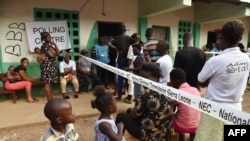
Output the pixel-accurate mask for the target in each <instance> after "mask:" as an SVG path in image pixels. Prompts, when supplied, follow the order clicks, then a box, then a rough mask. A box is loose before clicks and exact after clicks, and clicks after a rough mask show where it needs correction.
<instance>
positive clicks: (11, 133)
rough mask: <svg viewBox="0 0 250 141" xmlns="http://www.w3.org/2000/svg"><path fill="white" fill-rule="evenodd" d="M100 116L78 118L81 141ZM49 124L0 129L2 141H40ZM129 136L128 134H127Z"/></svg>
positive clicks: (248, 97)
mask: <svg viewBox="0 0 250 141" xmlns="http://www.w3.org/2000/svg"><path fill="white" fill-rule="evenodd" d="M243 111H245V112H248V113H250V85H248V87H247V89H246V91H245V95H244V100H243ZM97 116H98V115H95V116H90V117H84V116H79V117H77V118H76V123H75V127H76V130H77V132H78V133H79V134H80V135H81V136H80V140H81V141H92V140H93V136H94V132H93V125H94V123H95V120H96V118H97ZM48 125H49V123H48V122H43V123H34V124H32V125H23V126H17V127H9V128H4V130H3V129H0V141H7V140H8V141H34V140H39V139H40V137H41V135H42V134H43V132H44V130H45V129H46V128H47V127H48ZM125 136H127V133H126V134H125Z"/></svg>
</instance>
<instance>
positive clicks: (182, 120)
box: [170, 68, 200, 141]
mask: <svg viewBox="0 0 250 141" xmlns="http://www.w3.org/2000/svg"><path fill="white" fill-rule="evenodd" d="M170 84H171V86H172V87H174V88H176V89H179V90H181V91H184V92H187V93H189V94H191V95H195V96H198V97H200V92H199V90H198V89H197V88H195V87H192V86H190V85H189V84H188V83H187V82H186V73H185V71H184V70H183V69H181V68H175V69H173V70H172V71H171V72H170ZM175 105H176V106H177V113H176V115H175V117H174V119H173V124H172V125H173V127H174V130H175V132H177V133H178V134H179V141H194V138H195V134H196V131H197V129H198V126H199V122H200V111H199V110H196V109H194V108H192V107H189V106H187V105H186V104H183V103H181V102H179V101H177V100H176V101H175Z"/></svg>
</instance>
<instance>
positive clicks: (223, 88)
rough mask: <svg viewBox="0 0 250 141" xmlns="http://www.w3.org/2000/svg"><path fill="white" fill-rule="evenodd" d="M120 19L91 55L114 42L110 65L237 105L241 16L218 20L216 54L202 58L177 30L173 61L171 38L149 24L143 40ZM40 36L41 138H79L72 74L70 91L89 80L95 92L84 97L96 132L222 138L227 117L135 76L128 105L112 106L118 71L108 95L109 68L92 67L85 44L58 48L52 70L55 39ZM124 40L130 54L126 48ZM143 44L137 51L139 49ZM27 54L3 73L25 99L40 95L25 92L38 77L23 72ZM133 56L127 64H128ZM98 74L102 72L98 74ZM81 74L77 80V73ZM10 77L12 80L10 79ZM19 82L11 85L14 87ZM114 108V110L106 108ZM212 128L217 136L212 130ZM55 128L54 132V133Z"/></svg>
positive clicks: (108, 136)
mask: <svg viewBox="0 0 250 141" xmlns="http://www.w3.org/2000/svg"><path fill="white" fill-rule="evenodd" d="M125 32H126V27H125V26H124V25H121V28H120V35H118V36H117V37H115V38H114V40H112V41H110V42H108V44H105V43H104V41H103V37H99V42H98V44H96V45H95V57H94V59H96V60H98V61H100V62H102V63H105V64H108V63H109V62H110V60H109V56H108V46H111V47H112V48H114V49H116V50H117V53H118V56H117V68H119V69H121V70H125V71H131V72H132V73H133V74H135V75H138V76H141V77H143V78H146V79H149V80H151V81H154V82H157V83H159V85H165V86H169V87H173V88H175V89H179V90H181V91H184V92H187V93H189V94H192V95H194V96H197V97H200V96H201V94H200V87H207V90H206V95H205V98H206V99H208V100H211V101H214V102H216V103H220V104H223V105H227V106H230V107H232V108H235V109H238V110H242V105H241V101H242V95H243V94H244V90H245V88H246V84H247V81H248V76H249V70H250V68H249V66H250V59H249V56H247V55H246V54H244V52H242V51H241V50H240V48H239V47H238V45H239V42H240V41H241V38H242V35H243V32H244V24H243V22H242V21H240V20H232V21H229V22H227V23H225V24H224V25H223V27H222V30H221V33H219V34H220V35H218V36H220V38H217V41H216V43H217V44H216V47H217V48H218V49H220V50H221V54H220V55H218V56H215V57H212V58H210V59H209V60H206V56H205V54H204V52H203V51H202V50H201V49H198V48H197V47H195V45H194V44H193V40H194V39H193V35H192V34H191V33H190V32H187V33H185V34H184V35H183V44H184V47H183V49H182V50H180V51H178V52H177V53H176V55H175V60H174V62H172V59H171V57H170V56H169V54H168V52H169V48H170V45H169V43H168V41H166V40H159V41H158V40H156V39H155V38H154V30H153V28H148V29H147V30H146V37H147V43H145V44H143V43H141V42H140V35H139V34H138V33H134V34H133V36H132V38H131V37H130V36H127V35H126V34H125ZM41 38H42V40H44V41H45V42H44V44H43V45H42V47H41V49H39V48H35V52H36V54H37V55H36V56H37V60H38V62H39V63H40V68H41V81H42V83H43V84H44V89H45V94H46V96H47V100H48V102H47V103H46V105H45V107H44V115H45V116H46V117H47V118H48V119H49V120H50V121H51V127H50V128H48V130H47V131H46V132H45V133H44V135H43V136H42V141H47V139H48V138H53V139H56V138H57V137H58V138H60V139H65V140H69V139H70V140H74V141H76V140H78V138H79V134H78V133H77V131H76V129H75V128H74V125H73V123H74V122H75V116H74V114H73V113H72V107H71V104H70V103H69V102H68V101H67V99H69V98H70V96H69V95H67V94H66V85H67V83H68V82H71V83H72V84H73V87H74V95H73V98H75V99H77V98H78V97H79V95H78V93H79V92H80V91H81V90H82V89H87V90H88V88H89V87H90V86H89V85H90V84H91V83H92V88H91V89H93V90H94V91H93V94H94V96H95V99H94V100H92V101H91V106H92V108H97V110H98V111H99V112H100V115H99V116H98V117H97V121H96V123H95V125H93V127H94V132H95V140H98V141H101V140H115V141H116V140H117V141H118V140H119V141H121V140H122V141H124V140H125V138H124V136H123V135H124V132H125V130H126V131H127V132H128V133H130V134H131V135H132V136H134V137H135V138H138V139H139V140H143V141H150V140H157V141H158V140H159V141H160V140H165V141H170V140H171V137H172V135H173V133H174V132H176V133H178V134H179V139H178V140H179V141H211V140H216V141H217V140H218V141H223V125H225V124H226V123H225V122H223V121H220V120H218V119H215V118H214V117H211V116H209V115H206V114H202V113H201V112H200V111H198V110H196V109H193V108H192V107H189V106H187V105H185V104H183V103H180V102H178V101H177V100H174V99H172V98H169V97H166V96H164V95H162V94H160V93H158V92H156V91H154V90H151V89H149V88H147V87H144V86H143V87H142V86H141V85H140V84H138V83H133V84H134V85H129V86H127V88H129V87H130V89H131V87H133V88H134V91H131V90H130V91H129V92H130V95H128V96H127V97H126V98H125V99H124V102H126V103H129V104H132V103H133V102H132V97H134V106H133V107H131V108H128V109H127V110H125V111H122V112H118V113H117V105H116V102H118V101H121V100H123V99H122V95H123V94H122V91H123V83H125V84H126V85H127V79H126V78H123V77H122V76H118V78H117V88H118V96H117V97H113V96H112V94H109V93H108V92H107V91H106V90H105V88H107V86H108V80H107V79H108V78H107V77H106V76H108V72H107V71H106V70H104V69H103V68H101V67H98V68H97V69H98V71H97V72H98V73H97V74H95V72H94V64H93V63H91V62H90V61H88V60H87V59H85V58H84V57H83V56H85V57H88V56H89V55H88V53H89V51H88V50H86V49H83V50H82V51H81V52H80V55H81V56H80V59H79V60H78V61H77V63H76V62H75V61H74V60H71V58H70V54H65V56H64V60H63V61H62V62H60V69H59V75H58V72H57V71H56V57H57V56H58V55H59V52H60V51H59V49H58V47H57V45H56V44H55V43H54V42H53V41H51V36H50V34H49V33H41ZM129 48H130V53H131V49H132V52H133V54H130V57H129V56H128V53H129ZM142 51H143V52H142ZM28 63H29V62H28V59H27V58H23V59H21V65H20V66H17V67H14V66H11V67H9V69H8V71H7V73H6V77H5V78H4V80H5V87H6V88H7V89H13V88H15V89H24V88H25V90H26V95H27V102H28V103H34V102H38V101H39V100H38V99H37V98H35V97H33V96H32V94H31V87H32V82H33V81H37V79H34V78H30V77H28V75H27V73H26V69H27V67H28ZM131 64H133V67H131ZM57 77H59V78H60V88H61V93H62V98H61V99H60V98H53V94H52V92H53V91H52V86H53V83H54V82H55V80H56V79H57ZM100 78H101V79H100ZM80 79H81V80H82V81H83V84H80V82H79V80H80ZM13 85H14V86H13ZM17 86H18V87H17ZM115 113H117V115H116V117H115V118H114V117H113V115H112V114H115ZM212 133H216V134H217V135H216V136H211V134H212ZM58 135H60V136H58Z"/></svg>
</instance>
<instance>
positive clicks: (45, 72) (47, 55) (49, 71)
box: [41, 32, 60, 100]
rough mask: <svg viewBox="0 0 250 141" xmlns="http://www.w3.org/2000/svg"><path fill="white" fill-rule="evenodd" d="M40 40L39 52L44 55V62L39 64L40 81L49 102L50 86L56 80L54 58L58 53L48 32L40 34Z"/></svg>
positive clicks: (50, 96) (50, 97)
mask: <svg viewBox="0 0 250 141" xmlns="http://www.w3.org/2000/svg"><path fill="white" fill-rule="evenodd" d="M41 40H42V41H43V42H44V43H43V45H42V47H41V52H42V54H43V55H44V60H46V61H43V62H42V63H41V81H42V82H43V83H44V92H45V94H46V97H47V100H50V99H52V93H53V89H52V84H53V83H54V82H55V81H56V80H57V79H58V74H57V69H56V57H57V56H58V55H59V53H60V51H59V48H58V47H57V45H56V43H54V42H53V41H52V40H51V36H50V34H49V33H48V32H42V33H41Z"/></svg>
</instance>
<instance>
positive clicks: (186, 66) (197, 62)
mask: <svg viewBox="0 0 250 141" xmlns="http://www.w3.org/2000/svg"><path fill="white" fill-rule="evenodd" d="M183 44H184V47H183V48H182V50H180V51H177V52H176V55H175V61H174V68H182V69H183V70H184V71H185V72H186V77H187V82H188V83H189V84H190V85H191V86H193V87H196V88H197V89H198V90H199V89H200V87H199V85H198V83H197V76H198V73H199V72H200V71H201V69H202V67H203V65H204V64H205V62H206V55H205V53H204V52H203V51H202V50H201V49H199V48H196V47H194V43H193V35H192V33H190V32H186V33H185V34H184V35H183Z"/></svg>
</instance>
